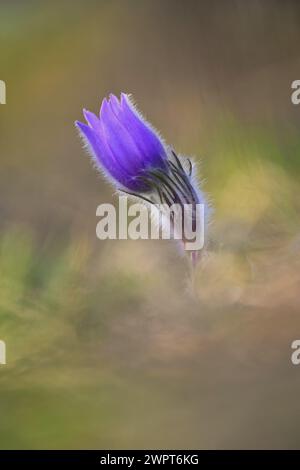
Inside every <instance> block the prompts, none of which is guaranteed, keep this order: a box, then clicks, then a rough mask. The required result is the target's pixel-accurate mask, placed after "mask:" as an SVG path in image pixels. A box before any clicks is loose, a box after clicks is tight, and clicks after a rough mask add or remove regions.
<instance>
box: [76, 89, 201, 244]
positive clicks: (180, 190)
mask: <svg viewBox="0 0 300 470" xmlns="http://www.w3.org/2000/svg"><path fill="white" fill-rule="evenodd" d="M83 114H84V117H85V120H86V122H87V124H83V123H81V122H79V121H76V126H77V127H78V129H79V131H80V133H81V136H82V137H83V139H84V141H85V143H86V145H87V147H88V150H89V152H90V153H91V155H92V158H93V160H94V161H95V163H96V166H97V167H98V168H99V169H100V170H102V172H103V173H104V175H105V176H106V177H107V179H108V180H110V182H111V183H112V184H113V185H114V186H115V187H117V189H119V190H121V191H123V192H125V193H129V194H131V195H133V196H136V197H139V198H140V199H143V200H144V201H147V203H153V204H167V205H168V206H169V207H171V206H172V205H173V204H179V205H182V206H183V205H185V204H188V205H191V207H192V208H196V205H197V204H205V205H207V204H206V200H205V196H204V193H203V192H202V191H201V190H200V188H199V186H198V183H197V180H196V177H195V166H194V164H193V163H192V161H191V160H190V159H189V158H187V157H180V156H178V155H176V153H175V152H174V150H173V149H172V148H171V147H170V146H168V145H166V144H165V142H164V141H163V139H162V138H161V137H160V136H159V134H158V133H157V131H156V130H155V129H154V128H153V127H152V126H151V125H150V124H149V123H148V122H147V121H146V120H145V119H144V118H143V116H142V115H141V114H140V113H139V112H138V111H137V109H136V107H135V106H134V104H133V102H132V101H131V99H130V97H129V96H128V95H127V94H124V93H122V94H121V97H120V99H118V98H117V97H116V96H115V95H110V97H109V99H106V98H105V99H104V100H103V102H102V105H101V110H100V114H99V117H98V116H96V115H95V114H93V113H91V112H90V111H87V110H84V111H83ZM194 212H195V209H192V213H191V217H192V218H193V217H194ZM208 213H209V211H208V210H207V211H206V221H207V217H208ZM183 242H184V240H183Z"/></svg>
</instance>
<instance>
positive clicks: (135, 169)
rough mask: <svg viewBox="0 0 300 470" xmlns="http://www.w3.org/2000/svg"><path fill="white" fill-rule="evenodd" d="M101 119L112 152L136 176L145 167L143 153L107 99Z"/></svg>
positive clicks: (104, 102) (102, 109)
mask: <svg viewBox="0 0 300 470" xmlns="http://www.w3.org/2000/svg"><path fill="white" fill-rule="evenodd" d="M100 119H101V123H102V127H103V131H104V135H105V139H106V142H107V144H108V146H109V148H110V149H111V151H112V153H113V154H114V155H115V157H116V159H118V161H120V164H122V166H126V169H127V171H128V173H129V174H131V175H132V176H133V177H134V176H136V175H137V174H138V173H139V172H140V170H141V169H143V167H144V165H143V159H142V155H141V153H140V152H139V150H138V148H137V146H136V144H135V142H134V139H133V137H132V136H131V135H130V134H129V132H128V131H127V129H126V128H125V127H124V125H123V123H121V122H120V121H119V120H118V119H117V118H116V116H115V114H114V113H113V111H112V108H111V106H110V104H109V103H108V101H107V100H106V99H104V100H103V103H102V106H101V111H100Z"/></svg>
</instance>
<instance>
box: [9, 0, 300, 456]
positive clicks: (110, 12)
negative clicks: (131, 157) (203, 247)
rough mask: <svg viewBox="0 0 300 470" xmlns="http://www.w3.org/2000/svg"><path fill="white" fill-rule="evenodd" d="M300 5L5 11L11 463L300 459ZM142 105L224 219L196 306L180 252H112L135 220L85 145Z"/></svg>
mask: <svg viewBox="0 0 300 470" xmlns="http://www.w3.org/2000/svg"><path fill="white" fill-rule="evenodd" d="M299 24H300V5H299V2H296V1H295V2H291V1H285V2H282V1H268V0H267V1H263V0H255V1H251V2H246V1H228V2H223V1H212V0H210V1H207V2H203V1H200V0H199V1H194V0H185V1H184V0H181V1H177V0H140V1H138V0H112V1H108V0H99V1H91V0H88V1H78V0H69V1H66V0H60V1H53V0H51V1H43V2H38V1H36V2H34V1H26V2H25V1H12V0H10V1H1V3H0V57H1V69H0V70H1V75H0V79H2V80H5V82H6V85H7V104H6V105H1V106H0V148H1V163H0V169H1V171H0V273H1V274H0V339H2V340H5V341H6V345H7V362H8V363H7V365H6V366H0V447H1V448H3V449H4V448H9V449H11V448H26V449H27V448H30V449H37V448H50V449H57V448H71V449H75V448H110V449H114V448H160V449H164V448H209V449H214V448H217V449H219V448H297V447H299V446H300V422H299V420H300V405H299V387H300V366H299V367H297V366H294V365H292V363H291V353H292V350H291V343H292V341H293V340H294V339H297V338H299V337H300V317H299V316H300V298H299V289H300V271H299V268H300V258H299V250H300V222H299V211H300V200H299V184H300V136H299V125H300V106H299V107H297V106H294V105H292V103H291V82H292V81H293V80H296V79H299V78H300V50H299V44H300V28H299ZM121 91H125V92H128V93H132V94H133V95H134V97H135V99H136V100H137V102H138V104H139V107H140V108H141V109H142V110H143V111H144V112H145V114H146V116H147V117H148V119H149V120H150V121H151V122H152V123H153V124H154V125H155V126H156V127H157V128H158V129H160V130H161V132H162V134H163V135H164V137H165V139H166V140H167V142H169V143H171V144H172V145H173V146H174V147H175V148H176V149H177V151H178V152H182V153H186V154H189V155H192V156H194V157H195V159H196V160H198V161H199V165H200V170H201V177H202V178H203V188H204V189H205V190H206V191H207V192H208V194H209V195H210V198H211V200H212V202H213V205H214V207H215V214H214V219H213V223H212V225H211V229H210V245H209V250H208V253H207V256H206V257H205V259H203V262H202V263H200V265H199V267H198V269H197V272H196V280H195V292H194V293H191V289H190V284H189V283H190V281H189V267H188V263H187V261H186V260H185V259H184V258H183V257H182V256H181V255H180V254H178V252H177V250H176V247H175V246H174V245H173V244H172V243H171V242H167V241H142V242H140V241H135V242H134V241H109V240H108V241H102V242H101V241H99V240H97V239H96V236H95V227H96V222H97V219H96V215H95V211H96V207H97V205H98V204H100V203H102V202H113V201H114V202H115V203H116V202H117V201H116V198H115V197H114V196H113V191H112V189H111V188H110V187H109V185H108V184H107V183H106V182H105V181H103V179H102V178H101V176H100V175H98V174H97V173H96V172H95V170H94V169H93V168H92V165H91V164H90V161H89V158H88V157H87V156H86V154H85V153H84V151H83V149H82V145H81V142H80V140H79V138H78V135H77V133H76V131H75V128H74V121H75V119H80V118H81V110H82V108H83V107H86V108H88V109H90V110H92V111H94V112H96V111H98V109H99V106H100V102H101V99H102V98H103V97H104V96H106V95H108V94H109V93H110V92H113V93H115V94H119V93H120V92H121Z"/></svg>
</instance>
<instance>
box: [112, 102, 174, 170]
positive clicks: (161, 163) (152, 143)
mask: <svg viewBox="0 0 300 470" xmlns="http://www.w3.org/2000/svg"><path fill="white" fill-rule="evenodd" d="M121 107H122V111H121V113H120V115H119V119H122V122H124V125H125V126H126V128H127V129H128V131H129V132H130V133H131V134H132V135H134V139H135V142H136V144H137V146H138V148H139V149H140V151H141V153H142V154H143V155H144V157H145V159H146V160H147V163H148V164H149V165H150V164H151V166H153V167H159V168H165V166H166V165H165V162H166V160H167V155H166V151H165V148H164V146H163V144H162V142H161V140H160V139H159V137H158V136H157V135H156V134H155V132H154V131H153V130H152V129H151V128H150V126H149V125H148V124H147V123H146V122H145V121H144V120H143V118H142V117H141V116H139V115H138V113H137V111H136V110H135V109H134V107H133V105H132V104H131V102H130V101H129V99H128V96H127V95H125V94H124V93H122V95H121Z"/></svg>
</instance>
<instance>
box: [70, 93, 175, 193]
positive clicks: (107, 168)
mask: <svg viewBox="0 0 300 470" xmlns="http://www.w3.org/2000/svg"><path fill="white" fill-rule="evenodd" d="M83 114H84V117H85V119H86V121H87V124H83V123H81V122H78V121H77V122H76V126H77V127H78V128H79V130H80V132H81V135H82V136H83V138H84V140H85V142H86V144H87V146H88V149H89V150H90V153H91V154H92V157H93V159H94V160H95V162H96V164H97V166H98V167H100V168H101V169H102V170H103V172H104V173H105V175H106V176H107V177H108V178H109V179H111V180H112V181H113V183H115V184H116V185H117V186H120V187H121V189H122V188H123V189H125V190H128V191H138V192H140V191H143V192H146V191H149V190H150V188H149V186H148V185H147V183H145V181H143V177H144V176H145V175H146V174H147V171H148V170H151V169H160V170H163V171H166V170H167V166H168V163H167V160H168V158H167V149H166V146H165V145H164V143H163V141H162V140H161V139H160V137H159V136H158V135H157V133H156V131H154V129H153V128H152V127H151V126H150V124H148V123H147V122H146V121H145V120H144V119H143V117H142V116H141V115H140V114H139V113H138V112H137V110H136V109H135V107H134V106H133V104H132V103H131V101H130V99H129V97H128V95H126V94H124V93H122V94H121V99H120V100H118V98H117V97H116V96H115V95H110V97H109V100H107V99H106V98H105V99H104V100H103V102H102V106H101V110H100V115H99V118H98V116H96V115H95V114H93V113H91V112H90V111H86V110H84V111H83Z"/></svg>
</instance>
